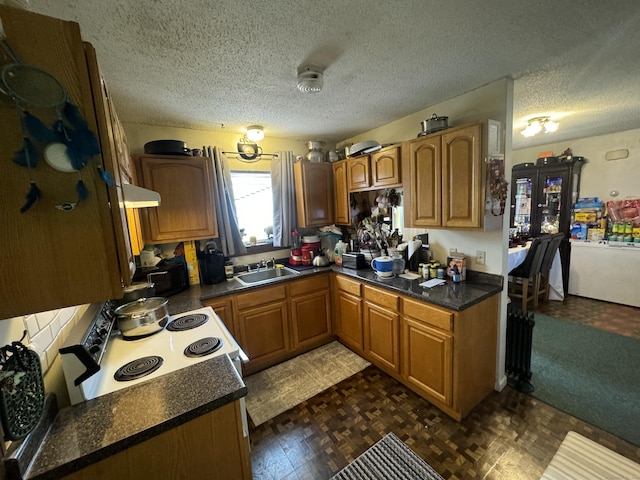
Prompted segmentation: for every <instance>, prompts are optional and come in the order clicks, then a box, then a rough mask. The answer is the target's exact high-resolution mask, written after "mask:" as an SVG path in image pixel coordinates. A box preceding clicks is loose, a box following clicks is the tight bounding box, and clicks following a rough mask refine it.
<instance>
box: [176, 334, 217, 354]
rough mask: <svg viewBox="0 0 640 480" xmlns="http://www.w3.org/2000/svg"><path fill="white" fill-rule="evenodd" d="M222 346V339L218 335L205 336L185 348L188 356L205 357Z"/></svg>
mask: <svg viewBox="0 0 640 480" xmlns="http://www.w3.org/2000/svg"><path fill="white" fill-rule="evenodd" d="M221 347H222V339H220V338H217V337H205V338H201V339H200V340H197V341H195V342H193V343H192V344H191V345H188V346H187V348H185V349H184V354H185V355H186V356H187V357H204V356H205V355H210V354H212V353H213V352H215V351H216V350H219V349H220V348H221Z"/></svg>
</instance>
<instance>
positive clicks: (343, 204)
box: [332, 160, 351, 225]
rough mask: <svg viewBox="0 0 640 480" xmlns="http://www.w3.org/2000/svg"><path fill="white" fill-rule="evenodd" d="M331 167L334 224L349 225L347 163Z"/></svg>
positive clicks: (342, 161)
mask: <svg viewBox="0 0 640 480" xmlns="http://www.w3.org/2000/svg"><path fill="white" fill-rule="evenodd" d="M332 165H333V191H334V196H335V223H336V224H337V225H350V224H351V218H350V217H351V215H350V212H351V205H350V204H349V187H348V185H347V161H346V160H341V161H339V162H335V163H333V164H332Z"/></svg>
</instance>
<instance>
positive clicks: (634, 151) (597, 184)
mask: <svg viewBox="0 0 640 480" xmlns="http://www.w3.org/2000/svg"><path fill="white" fill-rule="evenodd" d="M560 128H562V125H560ZM568 147H570V148H571V149H572V151H573V154H574V155H577V156H581V157H585V158H586V159H587V163H585V165H584V166H583V167H582V174H581V176H580V196H581V197H598V198H600V200H605V201H606V200H611V198H612V197H610V195H609V192H611V191H612V190H617V191H618V192H619V193H620V194H619V196H618V197H617V199H623V198H625V197H639V196H640V183H639V181H638V180H639V179H640V129H635V130H627V131H625V132H618V133H611V134H608V135H601V136H598V137H588V138H580V139H577V140H572V141H570V142H563V143H550V144H548V145H543V146H538V147H533V148H523V149H520V150H515V151H514V152H513V164H514V165H516V164H518V163H525V162H534V163H535V161H536V159H537V158H538V157H539V153H540V152H548V151H551V152H553V153H554V154H555V155H559V154H561V153H562V152H563V151H564V150H565V149H566V148H568ZM621 149H628V150H629V157H628V158H625V159H621V160H613V161H607V160H605V154H606V153H607V152H609V151H612V150H621Z"/></svg>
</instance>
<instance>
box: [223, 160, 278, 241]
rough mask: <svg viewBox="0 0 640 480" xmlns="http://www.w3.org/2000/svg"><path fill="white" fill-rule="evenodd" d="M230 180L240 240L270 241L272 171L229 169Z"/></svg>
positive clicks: (271, 231) (271, 230)
mask: <svg viewBox="0 0 640 480" xmlns="http://www.w3.org/2000/svg"><path fill="white" fill-rule="evenodd" d="M231 183H232V184H233V194H234V196H235V202H236V213H237V215H238V226H239V228H240V232H241V233H242V234H243V236H242V241H243V242H244V244H245V245H251V244H252V243H251V242H250V239H251V237H255V238H256V243H271V242H272V236H273V199H272V197H271V172H259V171H237V170H235V171H231Z"/></svg>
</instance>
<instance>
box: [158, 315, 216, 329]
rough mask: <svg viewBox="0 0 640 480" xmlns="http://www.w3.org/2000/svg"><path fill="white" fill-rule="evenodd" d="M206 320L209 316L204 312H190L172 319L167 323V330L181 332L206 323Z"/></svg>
mask: <svg viewBox="0 0 640 480" xmlns="http://www.w3.org/2000/svg"><path fill="white" fill-rule="evenodd" d="M207 320H209V317H208V316H207V315H205V314H204V313H191V314H188V315H184V316H182V317H178V318H176V319H175V320H173V321H172V322H171V323H170V324H169V325H167V330H169V331H171V332H183V331H185V330H191V329H192V328H196V327H199V326H200V325H204V324H205V323H207Z"/></svg>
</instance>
